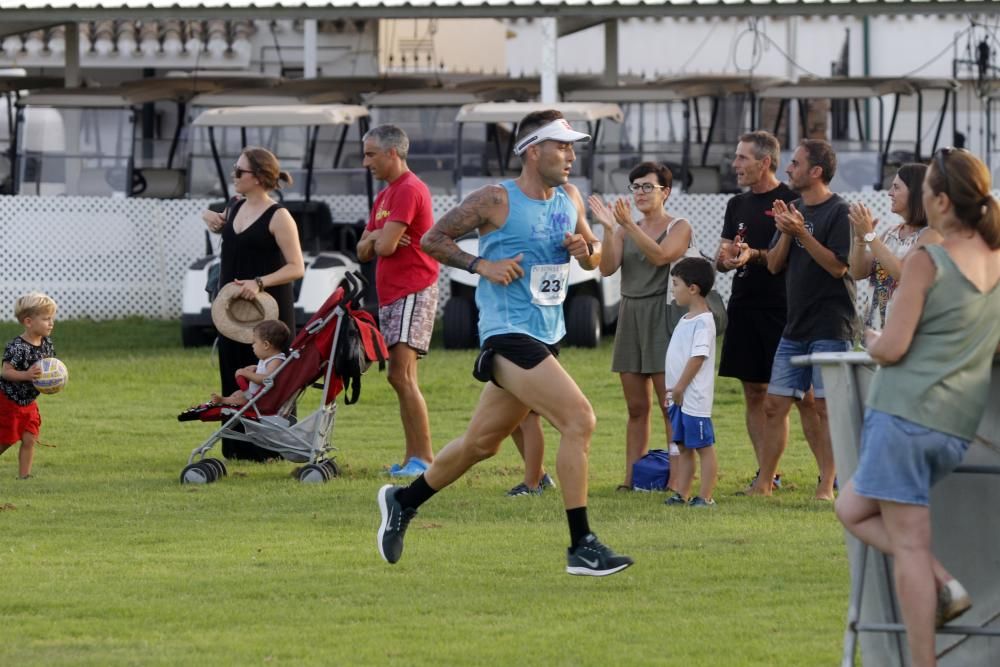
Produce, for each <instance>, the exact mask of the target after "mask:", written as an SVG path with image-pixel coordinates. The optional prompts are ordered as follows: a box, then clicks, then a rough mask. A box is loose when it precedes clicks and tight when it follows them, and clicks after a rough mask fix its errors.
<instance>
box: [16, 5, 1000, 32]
mask: <svg viewBox="0 0 1000 667" xmlns="http://www.w3.org/2000/svg"><path fill="white" fill-rule="evenodd" d="M0 10H2V11H3V15H4V21H3V24H0V34H15V33H18V32H23V31H25V30H30V29H33V28H34V27H42V26H49V25H55V24H59V23H65V22H69V21H81V20H96V19H101V18H106V19H136V18H142V19H164V18H177V19H192V20H193V19H208V18H245V17H247V16H253V17H255V18H262V19H276V18H297V19H305V18H314V19H389V18H422V17H424V18H474V17H479V18H537V17H549V16H558V17H559V18H560V19H570V20H577V21H578V20H581V19H586V20H592V21H593V22H594V23H595V24H596V23H600V22H601V21H604V20H607V19H612V18H629V17H663V16H671V17H684V16H739V17H742V16H790V15H797V16H807V15H808V16H832V15H851V16H864V15H876V14H973V13H997V12H1000V3H997V2H993V1H992V0H0Z"/></svg>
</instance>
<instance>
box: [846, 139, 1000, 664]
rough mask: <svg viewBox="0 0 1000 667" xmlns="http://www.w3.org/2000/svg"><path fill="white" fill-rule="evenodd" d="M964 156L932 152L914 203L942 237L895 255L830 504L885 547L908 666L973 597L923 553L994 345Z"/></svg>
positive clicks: (973, 187) (989, 217) (981, 190)
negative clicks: (847, 468) (934, 499)
mask: <svg viewBox="0 0 1000 667" xmlns="http://www.w3.org/2000/svg"><path fill="white" fill-rule="evenodd" d="M990 185H991V184H990V174H989V170H988V169H987V168H986V165H984V164H983V163H982V162H981V161H980V160H978V159H977V158H976V157H974V156H973V155H972V154H971V153H969V152H967V151H964V150H957V149H942V150H940V151H938V152H937V153H935V156H934V160H933V161H932V163H931V165H930V167H929V168H928V170H927V176H926V178H925V179H924V183H923V204H924V208H925V210H926V211H927V218H928V221H929V224H930V225H931V227H932V228H933V229H935V230H937V231H938V232H939V233H940V234H941V236H942V241H941V243H940V245H927V246H923V247H921V248H919V249H918V250H915V251H913V252H911V253H910V255H909V256H907V257H906V259H905V260H904V261H903V270H902V274H901V277H900V281H899V287H898V288H897V289H896V294H895V296H894V297H893V303H892V308H891V309H890V311H889V316H888V318H887V320H886V323H885V327H884V329H883V330H882V332H881V333H879V332H877V331H873V330H871V329H869V330H867V331H866V333H865V342H866V344H867V348H868V352H869V354H870V355H871V357H872V359H874V360H875V361H876V362H878V364H879V368H878V370H877V371H876V373H875V377H874V378H873V380H872V383H871V385H870V388H869V392H868V401H867V409H866V411H865V420H864V427H863V429H862V434H861V452H860V456H859V460H858V468H857V470H856V471H855V472H854V476H853V477H852V478H851V481H850V482H848V484H847V486H846V487H845V488H844V491H843V492H842V493H841V495H840V497H839V498H838V499H837V502H836V509H837V516H838V517H839V518H840V521H841V522H842V523H843V524H844V527H845V528H847V530H849V531H850V532H851V533H852V534H854V535H855V536H856V537H857V538H858V539H860V540H862V541H863V542H865V543H866V544H869V545H871V546H873V547H875V548H876V549H878V550H879V551H881V552H883V553H885V554H887V555H891V556H893V559H894V563H893V576H894V578H895V584H896V596H897V597H898V600H899V608H900V609H901V610H902V613H903V622H904V623H905V625H906V639H907V643H908V644H909V647H910V653H911V656H912V664H913V665H914V667H927V666H929V665H934V664H936V657H935V651H934V636H935V633H934V628H935V626H938V627H940V626H941V625H943V624H944V623H947V622H948V621H950V620H952V619H953V618H956V617H957V616H958V615H960V614H961V613H963V612H964V611H965V610H967V609H968V608H969V607H970V606H971V605H972V602H971V600H970V599H969V594H968V593H967V592H966V591H965V589H964V588H963V587H962V585H961V584H960V583H959V582H958V581H957V580H956V579H955V578H954V577H952V576H951V574H949V572H948V571H947V570H946V569H945V567H944V565H942V564H941V563H940V562H939V561H938V560H937V559H936V558H935V557H934V555H933V553H931V516H930V507H929V503H930V488H931V486H933V485H934V484H935V483H936V482H938V481H939V480H940V479H941V478H942V477H944V476H945V475H947V474H948V473H950V472H951V471H952V470H954V469H955V467H956V466H958V464H959V463H960V462H961V461H962V457H963V456H964V454H965V451H966V449H967V448H968V446H969V442H970V441H971V440H972V439H973V438H974V437H975V435H976V431H977V429H978V427H979V423H980V421H981V420H982V418H983V414H984V413H985V411H986V400H987V396H988V394H989V386H990V372H991V366H992V361H993V355H994V353H995V352H996V351H997V345H998V343H1000V327H998V326H997V322H998V321H1000V205H998V203H997V201H996V200H995V199H994V198H993V197H992V195H991V194H990Z"/></svg>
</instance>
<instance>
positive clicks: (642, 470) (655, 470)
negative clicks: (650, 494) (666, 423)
mask: <svg viewBox="0 0 1000 667" xmlns="http://www.w3.org/2000/svg"><path fill="white" fill-rule="evenodd" d="M669 478H670V454H669V453H668V452H667V450H665V449H651V450H649V453H648V454H646V455H645V456H643V457H642V458H641V459H639V460H638V461H636V462H635V463H633V464H632V488H633V489H635V490H636V491H663V490H664V489H666V488H667V480H668V479H669Z"/></svg>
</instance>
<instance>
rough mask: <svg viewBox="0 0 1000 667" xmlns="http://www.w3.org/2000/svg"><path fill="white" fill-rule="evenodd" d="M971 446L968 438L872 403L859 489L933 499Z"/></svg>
mask: <svg viewBox="0 0 1000 667" xmlns="http://www.w3.org/2000/svg"><path fill="white" fill-rule="evenodd" d="M968 448H969V441H968V440H962V439H961V438H959V437H958V436H954V435H949V434H948V433H942V432H940V431H935V430H932V429H929V428H927V427H926V426H921V425H920V424H914V423H913V422H911V421H909V420H907V419H903V418H902V417H896V416H895V415H890V414H887V413H885V412H880V411H878V410H872V409H871V408H869V409H867V410H866V411H865V425H864V428H863V429H862V431H861V455H860V457H859V459H858V469H857V470H855V471H854V477H853V478H852V479H853V480H854V490H855V491H857V492H858V494H859V495H862V496H865V497H866V498H874V499H876V500H888V501H891V502H895V503H906V504H907V505H929V504H930V492H931V487H932V486H934V485H935V484H937V483H938V481H939V480H940V479H941V478H942V477H944V476H945V475H947V474H948V473H950V472H951V471H952V470H954V469H955V468H956V467H957V466H958V464H959V463H961V462H962V457H963V456H965V450H966V449H968Z"/></svg>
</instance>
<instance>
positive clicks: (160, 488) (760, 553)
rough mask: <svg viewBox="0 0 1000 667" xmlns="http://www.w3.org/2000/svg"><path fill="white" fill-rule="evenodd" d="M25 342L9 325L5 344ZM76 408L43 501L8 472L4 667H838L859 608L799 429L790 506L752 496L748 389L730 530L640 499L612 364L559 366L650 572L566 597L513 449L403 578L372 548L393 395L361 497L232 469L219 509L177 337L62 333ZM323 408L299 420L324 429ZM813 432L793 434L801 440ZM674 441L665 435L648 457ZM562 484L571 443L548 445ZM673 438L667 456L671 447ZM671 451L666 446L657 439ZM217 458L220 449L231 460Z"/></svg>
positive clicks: (445, 511) (344, 449)
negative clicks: (627, 465) (591, 418)
mask: <svg viewBox="0 0 1000 667" xmlns="http://www.w3.org/2000/svg"><path fill="white" fill-rule="evenodd" d="M18 332H19V330H18V328H17V326H16V325H15V324H13V323H6V324H3V325H0V337H2V339H3V341H6V340H9V339H10V338H11V337H12V336H14V335H16V334H17V333H18ZM54 340H55V343H56V349H57V352H58V356H59V357H60V358H61V359H62V360H63V361H65V362H66V364H67V366H68V367H69V369H70V374H71V379H70V383H69V386H68V387H67V389H66V390H65V391H64V392H62V393H60V394H58V395H55V396H43V397H41V398H40V399H39V403H40V407H41V411H42V417H43V422H44V423H43V426H42V437H41V439H42V442H43V443H46V444H48V445H49V446H47V447H39V448H38V452H37V455H36V460H35V470H34V474H35V477H34V479H31V480H27V481H19V480H16V479H15V477H16V473H17V467H16V466H17V461H16V453H17V452H16V448H15V449H12V450H9V451H8V452H7V453H6V454H5V455H4V456H2V457H0V536H2V537H0V554H2V557H0V628H3V630H2V634H3V640H2V641H0V665H19V666H20V665H183V664H194V665H256V664H262V665H263V664H267V665H270V664H284V665H383V664H393V665H439V664H444V665H517V664H524V665H546V666H548V665H626V664H628V665H631V664H635V665H683V666H685V667H690V666H698V665H706V666H717V665H724V666H731V665H732V666H738V665H796V666H803V665H830V664H834V663H836V662H837V660H838V656H839V654H840V647H841V640H842V637H843V620H844V616H845V609H846V600H847V593H848V569H847V559H846V555H845V551H844V547H843V539H842V533H841V529H840V527H839V524H838V523H837V521H836V519H835V517H834V515H833V512H832V509H831V507H830V505H829V504H828V503H820V502H817V501H814V500H812V499H811V496H812V493H813V490H814V484H815V479H816V470H815V465H814V463H813V461H812V457H811V455H810V454H809V452H808V448H807V447H806V445H805V442H804V440H803V439H802V436H801V432H800V431H799V429H798V425H797V423H794V422H793V425H792V441H791V444H790V446H789V449H788V452H787V454H786V456H785V458H784V460H783V464H782V469H783V472H784V477H785V479H786V480H787V483H786V487H785V489H784V490H782V491H780V492H779V493H778V494H777V495H776V497H775V498H773V499H771V500H766V501H765V500H760V499H747V498H742V497H737V496H734V495H733V493H734V492H735V491H737V490H738V489H740V488H742V487H743V486H745V484H746V483H747V481H748V480H749V478H750V476H751V475H752V474H753V471H754V467H755V466H754V463H753V455H752V453H751V449H750V445H749V441H748V440H747V437H746V435H745V432H744V429H743V425H742V420H743V413H742V398H741V394H740V391H739V387H738V384H737V383H735V382H732V381H729V380H719V381H718V382H717V384H716V392H717V393H716V410H715V413H716V414H715V417H714V421H715V425H716V430H717V437H718V452H719V460H720V480H719V487H718V490H717V493H716V498H717V500H718V506H717V507H716V508H715V509H714V510H701V511H699V510H689V509H686V508H679V509H677V508H669V507H665V506H664V505H663V500H664V496H663V495H662V494H623V493H620V492H619V493H616V492H615V491H614V488H615V486H616V485H617V484H618V483H619V482H621V479H622V475H623V465H624V463H623V461H624V454H623V448H624V427H625V410H624V402H623V400H622V398H621V391H620V386H619V384H618V379H617V376H615V375H613V374H612V373H610V372H609V371H608V368H609V366H610V345H609V344H608V343H606V344H605V345H604V346H603V347H601V348H600V349H597V350H579V349H566V350H564V352H563V355H562V360H563V363H564V365H565V366H566V368H567V369H568V370H569V371H570V373H571V374H572V375H573V376H574V377H575V378H576V379H577V381H578V383H579V384H580V386H581V387H582V388H583V389H584V391H585V393H586V394H587V395H588V397H589V398H590V400H591V401H592V403H593V404H594V407H595V410H596V412H597V416H598V428H597V433H596V437H595V439H594V442H593V444H592V449H591V468H590V480H591V487H590V489H591V491H590V499H591V500H590V515H591V522H592V525H593V527H594V530H595V532H597V533H598V535H600V537H601V538H602V540H604V541H605V542H607V543H609V544H610V545H612V546H613V547H614V548H615V549H616V550H618V551H620V552H623V553H627V554H629V555H630V556H632V557H633V558H634V559H635V561H636V565H635V566H634V567H632V568H630V569H629V570H627V571H625V572H624V573H622V574H618V575H615V576H612V577H607V578H601V579H595V578H589V577H571V576H569V575H567V574H565V573H564V567H565V548H566V545H567V543H568V534H567V529H566V522H565V515H564V513H563V509H562V504H561V501H560V498H559V494H558V493H552V492H546V494H545V495H543V496H540V497H521V498H506V497H504V492H505V491H506V490H507V489H508V488H510V487H511V486H513V485H515V484H516V483H517V482H519V481H520V477H521V466H520V460H519V458H518V456H517V453H516V450H515V449H514V447H513V444H509V445H507V446H505V447H504V449H503V450H502V451H501V454H500V455H499V456H498V457H496V458H495V459H493V460H491V461H488V462H486V463H483V464H481V465H479V466H477V467H476V468H474V469H472V470H471V471H470V472H469V474H468V475H467V476H466V477H464V478H463V479H461V480H459V481H458V482H457V483H456V484H455V485H453V486H452V487H451V488H448V489H446V490H445V491H443V492H442V493H440V494H439V495H438V496H437V497H435V498H434V499H433V500H432V501H431V502H430V503H428V504H427V505H425V506H424V507H423V508H422V509H421V511H420V514H419V516H417V517H416V518H415V519H414V521H413V523H412V524H411V527H410V531H409V532H408V534H407V541H406V552H405V554H404V556H403V559H402V560H401V561H400V562H399V563H398V564H397V565H395V566H390V565H387V564H386V563H384V562H383V561H382V560H381V558H380V557H379V555H378V552H377V550H376V546H375V532H376V529H377V527H378V509H377V506H376V503H375V493H376V491H377V489H378V488H379V487H380V486H381V485H382V484H384V483H385V480H386V476H385V474H384V473H383V472H382V468H383V466H385V465H387V464H389V463H391V462H393V461H396V460H397V457H399V456H400V454H401V452H402V436H401V427H400V424H399V418H398V412H397V408H396V401H395V395H394V394H393V393H392V390H391V388H390V387H389V386H388V383H386V382H385V379H384V377H383V376H381V375H379V374H378V373H377V372H376V371H375V370H373V371H371V372H369V374H368V375H367V376H366V377H365V380H364V384H363V390H362V396H361V401H360V402H359V403H358V404H356V405H353V406H346V405H341V406H340V407H339V411H338V414H337V422H336V425H335V427H334V442H335V444H336V445H337V446H338V447H339V448H340V451H339V453H338V461H339V462H340V463H341V464H342V466H343V468H344V474H343V475H342V476H341V477H340V478H338V479H335V480H333V481H331V482H330V483H328V484H325V485H315V486H313V485H302V484H299V483H298V482H296V481H294V480H293V479H292V478H291V477H290V476H289V472H290V471H291V469H292V467H293V464H291V463H287V462H281V463H274V464H266V465H254V464H231V465H230V476H229V477H227V478H225V479H223V480H222V481H220V482H218V483H216V484H213V485H209V486H182V485H180V484H179V483H178V476H179V473H180V470H181V468H182V467H183V466H184V464H185V463H186V460H187V457H188V455H189V453H190V451H191V450H192V449H193V448H194V447H195V446H197V445H198V444H200V442H201V441H202V440H203V439H204V438H205V437H206V436H207V435H208V434H209V433H210V432H211V429H212V427H211V425H207V424H201V423H197V422H195V423H179V422H177V421H176V419H175V417H176V415H177V413H178V412H180V411H181V410H182V409H184V408H186V407H188V406H189V405H192V404H195V403H198V402H201V401H203V400H205V399H206V398H207V397H208V394H209V392H210V391H212V390H214V389H216V384H217V369H216V366H215V364H214V360H212V359H211V358H210V356H209V352H208V350H207V348H202V349H196V350H185V349H182V348H181V347H180V343H179V340H180V332H179V325H178V324H177V323H176V322H149V321H140V320H130V321H123V322H112V323H87V322H59V323H57V326H56V330H55V333H54ZM473 358H474V354H473V353H472V352H446V351H445V350H443V349H439V348H436V349H434V350H433V351H432V353H431V355H430V356H429V357H428V358H427V360H425V361H424V362H422V363H421V366H420V373H421V377H422V386H423V389H424V395H425V397H426V399H427V403H428V406H429V408H430V412H431V428H432V432H433V434H434V440H435V447H436V448H438V447H440V446H442V445H443V444H444V443H446V442H447V441H448V440H450V439H451V438H453V437H454V436H456V435H458V434H459V433H461V431H462V430H463V428H464V425H465V423H466V420H467V418H468V416H469V414H470V412H471V409H472V406H473V405H474V404H475V402H476V399H477V397H478V393H479V391H480V388H481V385H480V384H479V383H478V382H476V381H475V380H474V379H473V378H472V376H471V373H470V369H471V363H472V360H473ZM313 406H314V402H313V401H309V400H307V402H306V404H305V407H306V409H307V410H311V409H312V408H313ZM793 418H794V417H793ZM657 433H660V431H659V430H655V431H654V435H655V434H657ZM546 435H547V439H548V442H549V444H550V447H549V450H548V451H547V453H546V462H547V464H548V467H549V468H550V469H554V467H555V445H556V440H555V435H554V433H553V432H552V431H551V430H548V429H547V430H546ZM660 437H662V436H660ZM654 443H656V444H655V446H661V444H662V443H659V442H658V441H657V440H655V439H654ZM216 452H218V449H216Z"/></svg>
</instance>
